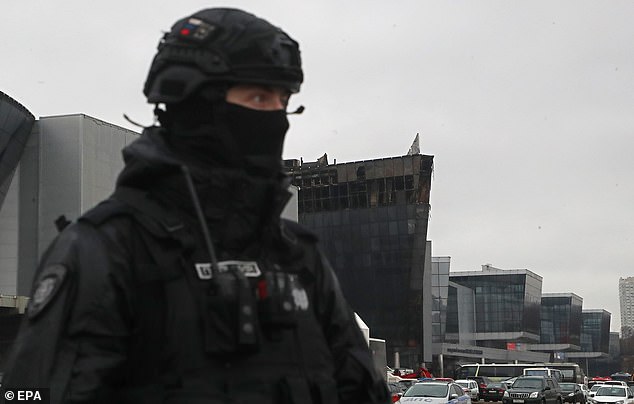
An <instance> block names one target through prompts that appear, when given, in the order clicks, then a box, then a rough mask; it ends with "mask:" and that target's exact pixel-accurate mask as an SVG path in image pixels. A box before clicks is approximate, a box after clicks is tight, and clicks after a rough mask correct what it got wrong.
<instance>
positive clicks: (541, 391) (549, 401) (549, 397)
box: [502, 376, 562, 404]
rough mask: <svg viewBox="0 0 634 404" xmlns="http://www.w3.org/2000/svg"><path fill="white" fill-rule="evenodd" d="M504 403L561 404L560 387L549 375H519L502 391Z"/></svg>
mask: <svg viewBox="0 0 634 404" xmlns="http://www.w3.org/2000/svg"><path fill="white" fill-rule="evenodd" d="M502 401H503V402H504V404H561V403H562V398H561V387H559V383H558V382H557V380H556V379H555V378H553V377H550V376H520V377H518V378H517V379H515V382H513V385H512V386H511V388H510V389H509V390H506V392H504V397H503V398H502Z"/></svg>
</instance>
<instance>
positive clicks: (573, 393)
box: [559, 383, 586, 404]
mask: <svg viewBox="0 0 634 404" xmlns="http://www.w3.org/2000/svg"><path fill="white" fill-rule="evenodd" d="M559 386H560V387H561V398H562V399H563V402H564V403H572V404H575V403H581V404H586V395H585V394H584V392H583V391H582V390H581V387H579V385H578V384H577V383H559Z"/></svg>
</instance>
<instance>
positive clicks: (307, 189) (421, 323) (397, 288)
mask: <svg viewBox="0 0 634 404" xmlns="http://www.w3.org/2000/svg"><path fill="white" fill-rule="evenodd" d="M285 164H286V167H287V169H288V171H289V174H290V175H291V177H292V183H293V185H296V186H297V187H298V188H299V193H298V216H299V222H300V223H302V224H303V225H305V226H307V227H309V228H311V229H312V230H313V231H314V232H316V233H317V235H318V236H319V238H320V240H321V245H322V247H323V249H324V251H325V253H326V256H327V257H328V258H329V259H330V261H331V263H332V265H333V267H334V268H335V271H336V273H337V276H338V277H339V281H340V283H341V287H342V289H343V291H344V293H345V295H346V298H347V299H348V301H349V302H350V304H351V306H352V308H353V309H354V310H355V311H356V312H357V313H358V314H359V315H360V316H361V318H362V319H363V321H365V322H366V323H367V324H368V326H369V327H370V330H371V333H372V335H373V336H374V337H376V338H381V339H385V340H386V344H387V357H388V361H391V358H392V357H393V355H394V352H398V353H399V356H400V361H401V365H402V366H403V367H417V366H419V365H420V363H421V362H424V361H431V327H429V325H430V324H431V310H430V307H429V306H431V296H430V295H429V293H425V294H424V293H423V291H429V290H430V288H431V276H430V273H429V272H427V273H425V271H424V267H425V261H426V259H429V261H431V257H430V256H429V254H430V252H428V251H426V250H427V248H426V238H427V222H428V218H429V208H430V207H429V195H430V187H431V174H432V165H433V157H432V156H424V155H421V154H414V155H408V156H402V157H393V158H383V159H378V160H365V161H358V162H352V163H344V164H328V161H327V158H326V156H324V157H323V158H321V159H319V160H318V161H317V162H311V163H304V162H300V161H298V160H286V161H285ZM428 256H429V257H428ZM426 299H429V301H428V303H426V302H425V300H426Z"/></svg>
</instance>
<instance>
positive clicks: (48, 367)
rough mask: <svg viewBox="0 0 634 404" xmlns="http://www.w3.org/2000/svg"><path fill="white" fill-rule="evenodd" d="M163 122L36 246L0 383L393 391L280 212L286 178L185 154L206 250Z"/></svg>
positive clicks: (114, 393)
mask: <svg viewBox="0 0 634 404" xmlns="http://www.w3.org/2000/svg"><path fill="white" fill-rule="evenodd" d="M159 131H160V130H159V129H158V128H153V129H150V130H146V132H144V134H143V135H142V137H141V138H140V139H139V140H137V141H136V142H135V143H133V144H132V145H131V146H129V147H127V148H126V149H125V151H124V157H125V160H126V168H125V169H124V171H123V172H122V174H121V176H120V177H119V180H118V184H117V189H116V191H115V193H114V194H113V195H112V197H110V198H109V199H107V200H106V201H104V202H102V203H101V204H100V205H98V206H97V207H95V208H94V209H93V210H91V211H89V212H88V213H86V214H85V215H84V216H83V217H82V218H80V219H79V220H78V221H77V222H76V223H74V224H72V225H70V226H68V227H67V228H66V229H64V231H63V232H62V233H61V234H60V235H59V236H58V237H57V239H56V240H55V241H54V242H53V243H52V245H51V246H50V247H49V249H48V251H47V252H46V253H45V255H44V257H43V259H42V261H41V263H40V267H39V269H38V273H37V276H36V279H35V281H34V287H33V293H32V299H31V302H30V304H29V308H28V310H27V314H26V316H25V320H24V322H23V325H22V327H21V330H20V333H19V336H18V339H17V341H16V343H15V345H14V347H13V350H12V353H11V356H10V358H9V364H8V367H7V368H6V369H5V378H4V382H3V387H7V388H10V387H15V388H19V387H49V386H50V388H51V398H52V400H51V403H75V402H77V403H88V402H90V403H92V402H95V403H101V402H103V403H174V404H176V403H178V404H181V403H183V404H189V403H192V404H194V403H258V404H268V403H271V404H273V403H276V404H278V403H282V404H283V403H295V404H300V403H301V404H304V403H322V404H336V403H346V404H348V403H384V402H387V401H388V396H387V391H386V387H385V383H384V382H383V379H382V378H381V377H380V376H379V375H378V374H377V372H376V371H375V369H374V368H373V364H372V360H371V355H370V353H369V350H368V347H367V345H366V342H365V340H364V338H363V336H362V334H361V332H360V330H359V328H358V326H357V324H356V322H355V319H354V315H353V313H352V311H351V310H350V308H349V307H348V304H347V303H346V301H345V299H344V297H343V295H342V293H341V290H340V288H339V285H338V283H337V279H336V277H335V275H334V273H333V270H332V268H331V267H330V265H329V264H328V262H327V260H326V259H325V258H324V256H323V254H322V253H321V252H320V250H319V248H318V245H317V242H316V241H317V240H316V238H315V237H314V235H313V234H312V233H310V232H309V231H308V230H306V229H304V228H302V227H301V226H299V225H298V224H296V223H293V222H289V221H284V220H279V219H278V217H279V211H280V208H281V206H283V204H284V203H285V196H284V191H282V187H281V185H280V182H279V181H278V180H275V181H273V182H271V181H270V180H265V179H259V178H255V177H254V176H253V175H250V174H248V173H244V172H241V171H240V170H237V172H236V170H224V169H220V168H219V169H217V170H212V171H213V173H212V174H209V173H207V172H206V171H205V170H197V169H196V168H192V177H193V178H194V179H195V181H194V182H195V184H196V185H195V187H196V191H197V193H198V197H199V198H200V201H201V205H202V210H203V216H204V221H205V222H206V223H205V225H206V226H207V228H208V229H209V232H210V234H211V241H212V244H213V248H214V250H215V251H212V252H210V251H209V247H208V245H207V243H206V242H205V238H204V237H203V236H204V234H203V233H204V231H203V230H202V229H203V227H202V226H201V223H200V222H201V221H200V220H198V218H197V217H196V215H195V214H194V213H193V211H194V209H193V202H192V196H191V195H189V194H188V192H187V187H186V181H185V180H184V177H183V175H184V174H183V172H182V170H181V165H182V163H181V160H180V159H179V158H178V157H177V156H175V155H173V154H172V153H171V152H170V151H169V148H167V147H166V146H165V144H164V142H163V140H162V139H163V137H162V136H161V135H160V132H159ZM190 168H191V167H190ZM201 172H202V173H203V174H202V175H201ZM200 177H202V178H203V180H200ZM214 253H215V254H216V255H217V260H218V261H220V263H221V265H222V266H223V268H224V269H225V270H226V271H225V272H222V271H220V270H219V269H215V270H214V269H212V265H211V262H212V260H211V258H210V254H214ZM236 261H237V263H236ZM254 263H255V264H254ZM238 267H240V268H242V270H239V269H236V268H238ZM227 268H230V269H228V270H227ZM214 271H215V272H214Z"/></svg>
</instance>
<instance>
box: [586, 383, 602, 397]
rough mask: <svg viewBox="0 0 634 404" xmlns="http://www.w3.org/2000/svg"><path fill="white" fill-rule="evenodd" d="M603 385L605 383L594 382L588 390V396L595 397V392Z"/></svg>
mask: <svg viewBox="0 0 634 404" xmlns="http://www.w3.org/2000/svg"><path fill="white" fill-rule="evenodd" d="M601 387H603V383H597V384H593V385H592V387H590V391H589V392H588V397H594V394H595V393H596V392H597V390H599V388H601Z"/></svg>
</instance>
